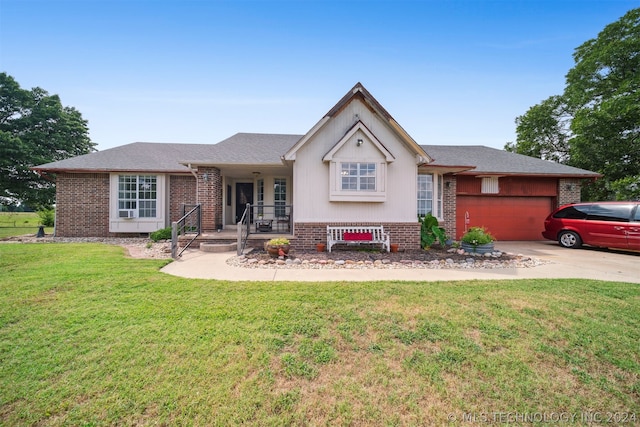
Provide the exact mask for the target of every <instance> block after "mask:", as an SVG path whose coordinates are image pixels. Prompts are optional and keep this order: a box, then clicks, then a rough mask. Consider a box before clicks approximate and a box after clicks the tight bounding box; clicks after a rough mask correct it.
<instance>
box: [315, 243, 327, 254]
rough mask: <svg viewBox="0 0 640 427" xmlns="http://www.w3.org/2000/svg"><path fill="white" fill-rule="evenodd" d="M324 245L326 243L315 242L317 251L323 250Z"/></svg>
mask: <svg viewBox="0 0 640 427" xmlns="http://www.w3.org/2000/svg"><path fill="white" fill-rule="evenodd" d="M326 247H327V245H326V244H324V243H316V251H318V252H324V250H325V249H326Z"/></svg>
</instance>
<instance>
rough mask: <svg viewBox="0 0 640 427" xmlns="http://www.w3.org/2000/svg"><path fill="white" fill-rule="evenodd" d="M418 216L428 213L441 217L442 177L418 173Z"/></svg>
mask: <svg viewBox="0 0 640 427" xmlns="http://www.w3.org/2000/svg"><path fill="white" fill-rule="evenodd" d="M417 188H418V191H417V201H418V216H425V215H426V214H428V213H431V215H433V216H435V217H436V218H442V193H443V179H442V176H440V175H435V174H421V175H418V185H417Z"/></svg>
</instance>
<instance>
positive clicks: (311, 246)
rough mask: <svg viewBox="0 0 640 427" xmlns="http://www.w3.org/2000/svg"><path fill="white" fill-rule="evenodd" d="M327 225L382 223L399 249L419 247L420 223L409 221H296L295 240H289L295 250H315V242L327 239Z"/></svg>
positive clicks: (323, 241)
mask: <svg viewBox="0 0 640 427" xmlns="http://www.w3.org/2000/svg"><path fill="white" fill-rule="evenodd" d="M327 225H332V226H366V225H377V226H379V225H382V226H383V227H384V231H385V232H387V233H389V234H390V240H391V243H397V244H398V245H399V246H398V248H399V249H400V250H403V249H420V224H419V223H418V221H417V220H416V222H415V223H414V222H409V223H402V222H401V223H370V222H358V223H353V222H349V223H346V222H338V223H333V222H332V223H326V222H296V223H295V224H294V235H295V237H296V239H295V240H293V241H292V242H291V245H292V247H293V248H294V249H297V250H315V248H316V243H325V242H326V241H327Z"/></svg>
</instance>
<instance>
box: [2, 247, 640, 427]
mask: <svg viewBox="0 0 640 427" xmlns="http://www.w3.org/2000/svg"><path fill="white" fill-rule="evenodd" d="M165 263H166V261H159V260H140V259H130V258H126V257H125V256H124V251H123V249H122V248H120V247H116V246H108V245H100V244H30V245H29V244H4V245H0V272H1V279H0V283H1V284H0V424H3V425H185V424H186V425H221V426H222V425H237V424H241V423H245V424H248V425H260V426H263V425H266V426H268V425H442V424H446V423H448V422H449V421H451V420H453V419H454V418H455V419H456V420H457V421H458V422H460V421H461V420H462V419H463V418H464V417H465V416H468V415H466V414H476V415H477V416H478V417H481V416H484V415H481V414H485V415H486V414H489V416H493V415H491V414H494V413H501V412H519V413H547V414H549V413H552V412H555V413H559V412H563V413H570V414H571V413H572V414H583V413H593V412H594V411H602V412H621V413H636V414H637V416H640V403H639V402H640V347H639V346H640V289H639V286H638V285H635V284H628V283H610V282H599V281H585V280H575V281H574V280H521V281H496V282H491V281H473V282H451V283H448V282H439V283H429V282H414V283H411V282H370V283H249V282H247V283H242V282H220V281H207V280H188V279H181V278H177V277H172V276H169V275H165V274H163V273H160V272H159V271H158V270H159V268H160V267H162V266H163V265H164V264H165ZM428 274H429V272H428V271H425V275H428ZM578 416H579V415H578Z"/></svg>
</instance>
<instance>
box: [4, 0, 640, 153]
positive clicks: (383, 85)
mask: <svg viewBox="0 0 640 427" xmlns="http://www.w3.org/2000/svg"><path fill="white" fill-rule="evenodd" d="M636 7H640V1H630V0H600V1H596V0H575V1H569V0H548V1H547V0H538V1H534V0H531V1H524V0H501V1H480V0H475V1H474V0H459V1H457V0H449V1H445V0H440V1H435V0H432V1H429V0H425V1H418V0H414V1H403V0H396V1H382V0H380V1H376V0H369V1H365V0H360V1H350V0H342V1H311V0H299V1H266V0H263V1H243V0H237V1H206V0H183V1H163V0H110V1H103V0H72V1H58V0H45V1H40V0H0V71H4V72H7V73H8V74H9V75H11V76H13V77H14V78H15V79H16V80H17V81H18V83H19V84H20V85H21V86H22V87H23V88H32V87H35V86H39V87H41V88H43V89H45V90H47V91H48V92H49V93H51V94H58V95H59V96H60V97H61V99H62V103H63V104H64V105H68V106H73V107H75V108H77V109H78V110H79V111H80V112H81V113H82V115H83V117H84V118H85V119H87V120H88V121H89V129H90V131H91V134H90V136H91V139H92V140H93V141H94V142H95V143H97V144H98V147H97V148H98V149H99V150H104V149H106V148H110V147H114V146H118V145H123V144H127V143H130V142H135V141H148V142H181V143H216V142H219V141H221V140H223V139H225V138H227V137H229V136H231V135H233V134H235V133H237V132H262V133H292V134H295V133H297V134H304V133H306V132H307V131H308V130H309V129H310V128H311V127H312V126H313V125H314V124H315V123H316V122H317V121H318V120H320V119H321V118H322V116H323V115H324V114H325V113H326V112H327V111H329V109H330V108H331V107H333V105H334V104H335V103H336V102H337V101H338V100H339V99H340V98H341V97H342V96H343V95H344V94H345V93H346V92H347V91H348V90H349V89H351V87H353V85H354V84H356V83H357V82H362V84H364V86H365V87H366V88H367V89H368V90H369V91H370V92H371V93H372V95H373V96H374V97H376V99H377V100H378V101H379V102H380V103H381V104H382V105H383V106H384V107H385V108H386V109H387V110H388V111H389V113H390V114H391V115H392V116H393V117H394V118H395V119H396V120H397V121H398V122H399V123H400V125H401V126H402V127H403V128H404V129H405V130H406V131H407V132H408V133H409V134H410V135H411V136H412V137H413V138H414V139H415V140H416V141H417V142H418V143H420V144H444V145H487V146H491V147H496V148H502V147H503V146H504V144H505V143H506V142H508V141H513V140H514V139H515V123H514V120H515V118H516V117H517V116H519V115H522V114H524V113H525V112H526V111H527V109H528V108H529V107H531V106H533V105H535V104H537V103H539V102H540V101H542V100H543V99H545V98H547V97H548V96H550V95H555V94H560V93H562V91H563V88H564V84H565V80H564V76H565V75H566V73H567V71H568V70H569V69H570V68H571V67H572V66H573V57H572V54H573V51H574V49H575V48H576V47H578V46H579V45H580V44H582V43H583V42H585V41H587V40H588V39H591V38H595V37H596V36H597V35H598V33H599V32H600V31H601V30H602V29H603V28H604V27H605V26H606V25H607V24H609V23H612V22H614V21H616V20H618V19H619V18H620V17H621V16H622V15H624V14H625V13H626V12H627V11H629V10H630V9H633V8H636Z"/></svg>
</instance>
